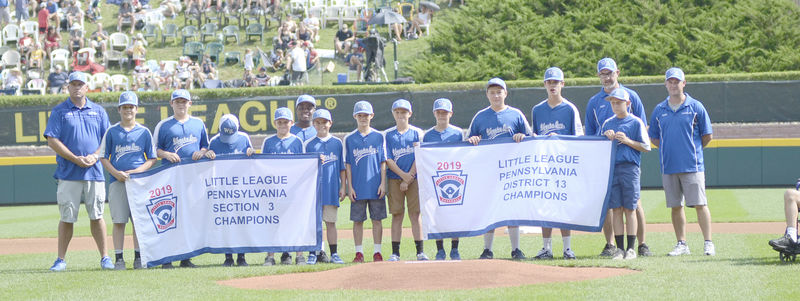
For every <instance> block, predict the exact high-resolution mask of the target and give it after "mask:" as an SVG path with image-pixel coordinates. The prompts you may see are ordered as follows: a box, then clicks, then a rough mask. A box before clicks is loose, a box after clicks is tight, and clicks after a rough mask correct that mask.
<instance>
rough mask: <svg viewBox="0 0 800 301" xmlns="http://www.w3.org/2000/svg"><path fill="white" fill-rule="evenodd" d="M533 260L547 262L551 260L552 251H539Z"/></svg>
mask: <svg viewBox="0 0 800 301" xmlns="http://www.w3.org/2000/svg"><path fill="white" fill-rule="evenodd" d="M533 259H534V260H549V259H553V251H551V250H548V249H545V248H542V249H541V250H539V253H536V256H534V257H533Z"/></svg>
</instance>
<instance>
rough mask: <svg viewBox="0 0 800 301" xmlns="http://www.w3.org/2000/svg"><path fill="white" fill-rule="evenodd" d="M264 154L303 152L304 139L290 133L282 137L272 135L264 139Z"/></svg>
mask: <svg viewBox="0 0 800 301" xmlns="http://www.w3.org/2000/svg"><path fill="white" fill-rule="evenodd" d="M261 153H262V154H302V153H303V140H301V139H300V138H299V137H297V136H295V135H291V134H290V135H289V136H288V137H286V138H283V139H280V138H278V135H272V136H269V137H267V139H264V143H263V144H262V145H261Z"/></svg>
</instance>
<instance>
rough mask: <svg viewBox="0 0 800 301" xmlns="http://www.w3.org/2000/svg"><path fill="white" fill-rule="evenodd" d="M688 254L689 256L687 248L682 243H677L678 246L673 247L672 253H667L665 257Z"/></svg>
mask: <svg viewBox="0 0 800 301" xmlns="http://www.w3.org/2000/svg"><path fill="white" fill-rule="evenodd" d="M689 254H691V252H690V251H689V246H688V245H686V243H684V242H678V244H676V245H675V249H672V251H670V252H669V253H667V256H681V255H689Z"/></svg>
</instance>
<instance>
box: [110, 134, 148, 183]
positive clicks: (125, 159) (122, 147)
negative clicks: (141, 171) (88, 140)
mask: <svg viewBox="0 0 800 301" xmlns="http://www.w3.org/2000/svg"><path fill="white" fill-rule="evenodd" d="M103 145H104V147H103V158H106V159H108V161H109V162H111V165H112V166H114V168H116V169H117V170H119V171H126V170H131V169H136V168H138V167H139V166H142V164H144V162H145V161H147V160H148V159H154V158H156V149H155V145H154V144H153V136H152V134H150V130H148V129H147V128H146V127H144V126H142V125H141V124H138V123H137V124H136V125H134V126H133V129H131V130H130V131H126V130H125V129H124V128H122V126H121V125H120V124H119V123H117V124H115V125H113V126H111V128H109V129H108V131H106V134H105V136H103ZM116 180H117V179H116V178H114V177H111V182H114V181H116Z"/></svg>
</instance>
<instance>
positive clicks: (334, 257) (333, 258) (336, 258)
mask: <svg viewBox="0 0 800 301" xmlns="http://www.w3.org/2000/svg"><path fill="white" fill-rule="evenodd" d="M331 262H332V263H335V264H344V260H342V258H341V257H339V253H333V254H331Z"/></svg>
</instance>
